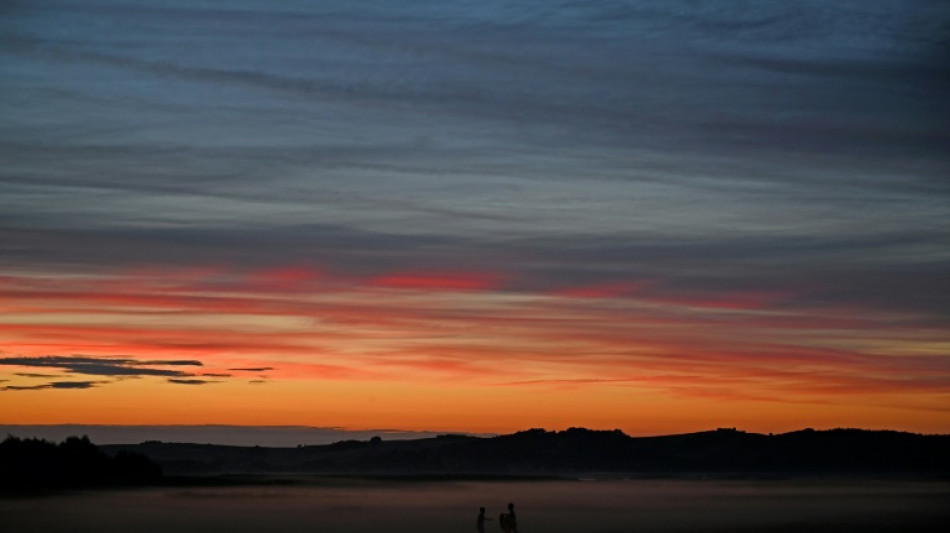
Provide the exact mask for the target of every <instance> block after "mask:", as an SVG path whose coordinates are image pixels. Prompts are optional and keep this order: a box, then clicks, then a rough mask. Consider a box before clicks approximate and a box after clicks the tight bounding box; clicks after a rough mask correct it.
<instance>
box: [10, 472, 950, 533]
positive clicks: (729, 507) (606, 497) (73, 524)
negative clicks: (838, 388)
mask: <svg viewBox="0 0 950 533" xmlns="http://www.w3.org/2000/svg"><path fill="white" fill-rule="evenodd" d="M508 502H514V503H515V510H516V511H517V515H518V522H519V530H520V531H521V532H522V533H525V532H527V533H534V532H545V533H556V532H575V531H577V532H603V533H607V532H646V531H736V530H739V531H742V530H748V531H753V530H754V531H757V532H761V531H798V530H806V529H807V530H809V531H839V530H840V531H846V530H851V529H854V528H860V529H861V530H862V531H903V530H907V528H911V529H913V530H915V531H928V530H933V531H937V530H938V527H939V526H940V525H941V524H946V523H950V505H947V504H948V502H950V484H947V483H941V482H885V481H870V482H869V481H866V480H858V481H842V480H832V481H814V480H812V481H788V482H783V481H683V480H618V481H542V482H401V481H365V480H326V479H324V480H319V479H318V480H314V481H312V482H310V483H307V484H305V485H293V486H238V487H213V488H209V487H197V488H151V489H141V490H124V491H123V490H116V491H87V492H76V493H70V494H63V495H56V496H48V497H38V498H20V499H0V517H3V520H2V522H3V524H2V525H3V528H0V529H4V530H7V531H38V532H46V531H49V532H56V531H62V532H70V533H73V532H76V531H85V532H122V533H125V532H128V531H136V532H140V533H148V532H153V531H154V532H163V533H164V532H168V531H174V532H178V533H181V532H189V531H195V532H198V531H228V532H232V533H238V532H245V531H246V532H262V531H266V532H298V531H299V532H304V531H306V532H314V531H325V532H339V533H357V532H359V533H363V532H366V533H368V532H374V533H375V532H382V531H397V532H398V531H413V532H420V533H425V532H454V531H458V532H467V531H475V519H476V516H477V514H478V508H479V506H485V507H486V508H487V509H488V513H487V515H488V516H489V517H490V518H492V519H493V521H492V522H489V523H488V524H487V526H488V527H486V531H500V529H499V527H498V514H499V513H500V512H502V511H503V510H504V508H505V506H506V505H507V504H508Z"/></svg>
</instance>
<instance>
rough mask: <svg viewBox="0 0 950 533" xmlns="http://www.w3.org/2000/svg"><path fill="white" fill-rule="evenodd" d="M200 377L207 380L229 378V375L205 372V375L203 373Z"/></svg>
mask: <svg viewBox="0 0 950 533" xmlns="http://www.w3.org/2000/svg"><path fill="white" fill-rule="evenodd" d="M201 375H202V376H203V377H208V378H229V377H231V374H218V373H212V372H207V373H204V374H201Z"/></svg>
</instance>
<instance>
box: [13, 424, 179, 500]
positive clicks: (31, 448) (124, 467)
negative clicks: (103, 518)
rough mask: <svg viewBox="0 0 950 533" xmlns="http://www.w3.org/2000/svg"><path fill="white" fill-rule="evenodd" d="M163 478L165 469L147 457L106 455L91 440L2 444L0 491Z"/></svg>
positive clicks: (136, 482) (127, 453) (142, 482)
mask: <svg viewBox="0 0 950 533" xmlns="http://www.w3.org/2000/svg"><path fill="white" fill-rule="evenodd" d="M161 478H162V467H161V466H159V465H157V464H155V463H153V462H152V461H151V460H149V458H148V457H146V456H145V455H143V454H141V453H138V452H134V451H119V452H117V453H116V454H115V455H112V456H110V455H107V454H106V453H104V452H103V451H102V450H100V449H99V448H97V447H96V446H95V445H94V444H93V443H91V442H90V441H89V438H88V437H85V436H83V437H69V438H67V439H66V440H65V441H63V442H61V443H60V444H55V443H52V442H49V441H46V440H40V439H20V438H17V437H14V436H9V437H7V438H6V439H5V440H4V441H3V442H0V490H3V491H4V492H8V493H9V492H22V491H30V490H40V489H47V488H79V487H96V486H122V485H147V484H152V483H156V482H158V481H159V480H161Z"/></svg>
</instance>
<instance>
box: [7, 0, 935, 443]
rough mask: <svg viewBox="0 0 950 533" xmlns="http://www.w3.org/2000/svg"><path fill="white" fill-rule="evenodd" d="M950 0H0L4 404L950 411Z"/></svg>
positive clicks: (138, 417)
mask: <svg viewBox="0 0 950 533" xmlns="http://www.w3.org/2000/svg"><path fill="white" fill-rule="evenodd" d="M948 21H950V6H948V5H947V4H946V3H943V2H939V1H933V0H838V1H835V2H829V1H823V0H822V1H819V0H801V1H796V2H786V1H784V0H782V1H779V0H774V1H770V0H761V1H757V2H747V1H739V0H722V1H717V2H697V1H688V0H670V1H662V2H661V1H649V0H626V1H623V0H605V1H603V2H575V1H567V0H564V1H549V0H544V1H542V0H523V1H507V0H506V1H502V0H484V1H479V2H463V1H460V0H439V1H428V0H421V1H414V2H398V1H383V0H362V1H344V0H337V1H333V0H327V1H319V0H313V1H309V0H295V1H294V0H291V1H285V2H269V1H265V0H232V1H224V0H221V1H212V0H205V1H198V0H135V1H132V0H83V1H79V0H75V1H72V0H30V1H12V2H3V3H2V5H0V424H7V425H16V424H98V425H133V426H149V425H175V426H187V425H192V424H220V425H237V426H304V427H319V428H342V429H346V430H366V429H372V428H391V429H393V430H401V431H460V432H461V431H464V432H492V433H502V432H509V431H516V430H521V429H526V428H531V427H544V428H547V429H564V428H567V427H571V426H583V427H590V428H599V429H613V428H619V429H622V430H624V431H626V432H628V433H630V434H632V435H655V434H668V433H681V432H689V431H699V430H705V429H710V428H715V427H721V426H723V427H739V428H742V429H746V430H750V431H762V432H769V431H776V432H778V431H788V430H794V429H799V428H803V427H816V428H830V427H863V428H889V429H901V430H908V431H917V432H925V433H948V432H950V283H948V279H950V224H948V221H950V180H948V176H950V149H948V148H950V131H948V127H947V125H948V124H950V99H948V98H947V97H946V95H947V94H950V22H948Z"/></svg>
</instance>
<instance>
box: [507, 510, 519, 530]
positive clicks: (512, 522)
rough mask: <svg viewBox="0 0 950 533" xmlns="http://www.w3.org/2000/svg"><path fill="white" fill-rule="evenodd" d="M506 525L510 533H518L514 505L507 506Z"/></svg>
mask: <svg viewBox="0 0 950 533" xmlns="http://www.w3.org/2000/svg"><path fill="white" fill-rule="evenodd" d="M508 525H509V526H511V532H512V533H518V517H517V516H515V504H513V503H509V504H508Z"/></svg>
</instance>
